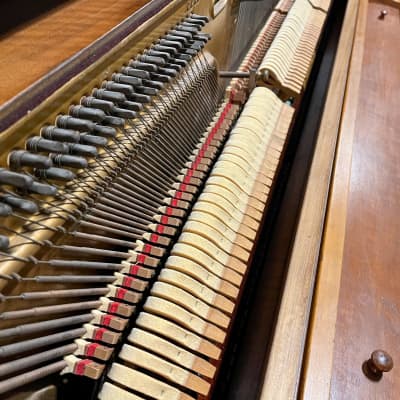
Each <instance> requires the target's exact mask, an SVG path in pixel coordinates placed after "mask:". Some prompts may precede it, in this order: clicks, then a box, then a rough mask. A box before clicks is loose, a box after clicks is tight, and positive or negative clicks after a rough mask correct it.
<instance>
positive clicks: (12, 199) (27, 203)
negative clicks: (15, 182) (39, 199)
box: [0, 193, 39, 214]
mask: <svg viewBox="0 0 400 400" xmlns="http://www.w3.org/2000/svg"><path fill="white" fill-rule="evenodd" d="M0 199H1V200H2V201H4V203H6V204H8V205H9V206H11V207H13V208H16V209H18V210H20V211H23V212H26V213H29V214H35V213H37V212H38V211H39V207H38V206H37V205H36V203H34V202H33V201H31V200H26V199H23V198H21V197H17V196H14V195H11V194H8V193H7V194H6V193H4V194H1V195H0Z"/></svg>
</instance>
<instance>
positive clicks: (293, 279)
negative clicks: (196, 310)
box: [260, 1, 358, 400]
mask: <svg viewBox="0 0 400 400" xmlns="http://www.w3.org/2000/svg"><path fill="white" fill-rule="evenodd" d="M357 8H358V2H356V1H351V2H349V3H348V6H347V9H346V14H345V20H344V24H343V27H344V28H343V30H342V33H341V35H340V41H339V46H338V50H337V55H336V59H335V64H334V67H333V72H332V76H331V83H332V84H330V87H329V91H328V94H327V99H326V104H325V107H324V112H323V117H322V120H321V124H320V130H319V133H318V139H317V143H316V147H315V153H314V157H313V160H312V165H311V170H310V174H309V178H308V182H307V186H306V190H305V195H304V201H303V205H302V209H301V213H300V218H299V223H298V228H297V231H296V236H295V240H294V244H293V249H292V253H291V255H290V261H289V267H288V274H287V279H286V284H285V288H284V293H283V297H282V302H281V307H280V311H279V316H278V321H277V325H276V329H275V334H274V339H273V343H272V348H271V353H270V357H269V360H268V364H267V370H266V374H265V379H264V384H263V388H262V392H261V396H260V399H261V400H269V399H274V400H278V399H281V400H288V399H296V398H298V389H299V383H300V372H301V367H302V363H303V352H304V348H305V341H306V335H307V329H308V322H309V315H310V308H311V302H312V297H313V291H314V282H315V276H316V271H317V265H318V257H319V250H320V244H321V237H322V233H323V228H324V219H325V211H326V207H327V201H328V193H329V185H330V181H331V173H332V168H333V160H334V155H335V148H336V142H337V136H338V129H339V122H340V114H341V109H342V100H343V96H344V91H345V85H346V79H347V68H348V62H349V57H350V53H351V48H352V43H353V37H354V22H355V16H356V15H357Z"/></svg>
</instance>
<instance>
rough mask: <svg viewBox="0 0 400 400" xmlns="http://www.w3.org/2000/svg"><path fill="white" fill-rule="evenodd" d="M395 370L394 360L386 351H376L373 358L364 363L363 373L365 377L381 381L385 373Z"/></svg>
mask: <svg viewBox="0 0 400 400" xmlns="http://www.w3.org/2000/svg"><path fill="white" fill-rule="evenodd" d="M392 368H393V359H392V357H391V356H390V354H389V353H387V352H386V351H384V350H375V351H374V352H372V354H371V358H370V359H369V360H367V361H365V362H364V364H363V371H364V373H365V375H366V376H367V377H368V378H369V379H371V380H374V381H379V380H380V379H381V378H382V375H383V373H384V372H389V371H390V370H391V369H392Z"/></svg>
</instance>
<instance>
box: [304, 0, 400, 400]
mask: <svg viewBox="0 0 400 400" xmlns="http://www.w3.org/2000/svg"><path fill="white" fill-rule="evenodd" d="M383 8H385V9H386V10H387V12H388V14H387V15H386V17H385V18H384V19H380V18H379V15H380V12H381V10H382V9H383ZM399 34H400V23H399V10H398V7H393V6H391V5H390V4H388V3H387V2H385V5H383V3H382V2H368V1H367V0H362V1H361V6H360V12H359V24H358V29H357V36H356V40H355V45H354V49H353V55H352V57H353V63H352V71H351V73H350V75H349V82H348V85H347V93H346V97H347V101H346V103H345V109H344V113H343V117H342V125H341V133H340V143H339V147H338V155H337V161H336V169H335V175H334V184H333V189H332V194H331V199H330V206H329V218H328V222H327V227H326V230H325V237H324V249H323V253H322V258H321V263H320V275H319V281H318V291H317V297H316V301H315V303H314V307H315V313H314V321H313V325H312V331H311V332H312V336H311V338H310V339H311V340H310V353H309V363H308V368H307V370H306V374H305V391H304V398H306V399H325V398H331V399H385V400H387V399H397V398H398V393H399V392H400V380H399V379H398V372H397V369H398V368H399V367H398V362H399V360H400V347H399V338H400V269H399V268H398V260H399V256H400V246H399V245H400V218H399V210H400V198H399V189H400V159H399V157H398V153H399V150H400V140H399V136H398V127H399V124H400V114H399V113H398V104H397V103H398V98H399V97H398V93H399V90H400V45H399V43H398V40H397V39H398V37H399ZM376 349H384V350H386V351H388V352H389V353H390V354H391V355H392V357H393V359H394V364H395V367H394V369H393V371H391V372H388V373H386V374H384V376H383V378H382V379H381V381H379V382H373V381H370V380H368V379H367V378H366V377H365V376H364V374H363V372H362V369H361V367H362V364H363V362H364V361H365V360H367V359H368V358H369V356H370V354H371V352H372V351H374V350H376Z"/></svg>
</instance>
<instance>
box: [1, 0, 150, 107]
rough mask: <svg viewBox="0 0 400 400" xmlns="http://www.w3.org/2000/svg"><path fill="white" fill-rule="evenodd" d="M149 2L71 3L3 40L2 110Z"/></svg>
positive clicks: (98, 0) (73, 0)
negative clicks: (36, 82) (6, 103)
mask: <svg viewBox="0 0 400 400" xmlns="http://www.w3.org/2000/svg"><path fill="white" fill-rule="evenodd" d="M147 2H148V0H133V1H132V0H115V1H112V2H109V1H105V0H71V1H68V2H66V3H63V4H62V5H60V6H59V7H56V8H54V9H52V10H51V11H49V12H47V13H46V14H44V15H42V16H40V17H38V18H37V19H35V20H34V21H33V22H32V21H31V22H29V23H26V24H25V25H22V26H20V27H18V28H17V29H16V30H14V31H11V32H9V33H8V34H5V35H4V36H1V37H0V54H1V57H0V76H1V79H0V106H1V105H2V104H3V103H5V102H6V101H8V100H10V99H11V98H13V97H14V96H15V95H17V94H18V93H19V92H21V91H22V90H24V89H26V88H27V87H28V86H29V85H31V84H32V83H34V82H35V81H37V80H38V79H40V78H41V77H43V76H44V75H45V74H46V73H47V72H49V71H50V70H51V69H53V68H54V67H56V66H57V65H59V64H60V63H62V62H63V61H65V60H67V59H68V58H69V57H71V56H72V55H73V54H75V53H76V52H78V51H79V50H81V49H83V48H85V47H86V46H88V45H89V44H90V43H92V42H93V41H94V40H96V39H97V38H99V37H101V36H102V35H103V34H105V33H106V32H107V31H109V30H110V29H111V28H113V27H114V26H115V25H117V24H119V23H120V22H121V21H123V20H124V19H125V18H127V17H128V16H130V15H131V14H132V13H134V12H135V11H136V10H138V9H139V8H141V7H142V6H143V5H144V4H146V3H147Z"/></svg>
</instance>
